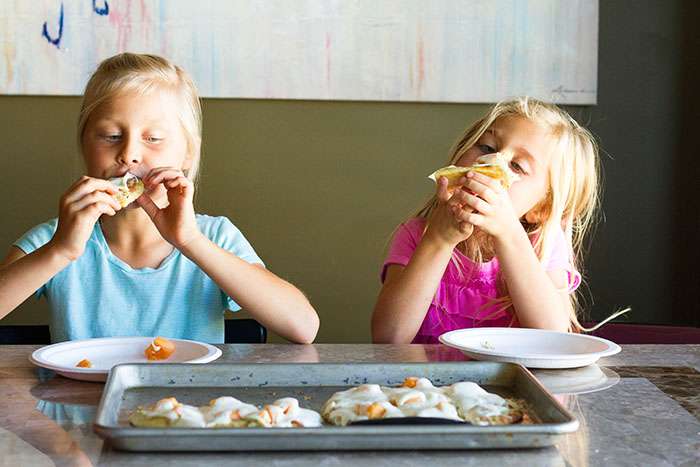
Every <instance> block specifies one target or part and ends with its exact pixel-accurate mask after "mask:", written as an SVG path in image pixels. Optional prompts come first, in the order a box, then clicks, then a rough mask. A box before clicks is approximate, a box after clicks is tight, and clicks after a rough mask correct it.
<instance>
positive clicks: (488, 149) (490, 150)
mask: <svg viewBox="0 0 700 467" xmlns="http://www.w3.org/2000/svg"><path fill="white" fill-rule="evenodd" d="M481 150H482V151H484V153H485V154H493V153H494V152H496V150H495V149H494V148H492V147H491V146H489V145H488V144H482V145H481Z"/></svg>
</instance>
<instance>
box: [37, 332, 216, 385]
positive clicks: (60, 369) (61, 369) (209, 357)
mask: <svg viewBox="0 0 700 467" xmlns="http://www.w3.org/2000/svg"><path fill="white" fill-rule="evenodd" d="M156 337H158V336H156ZM156 337H149V336H125V337H92V338H89V339H78V340H73V341H63V342H56V343H55V344H49V345H45V346H42V347H40V348H38V349H36V350H35V351H34V352H32V353H31V354H30V355H29V361H30V362H31V363H33V364H34V365H36V366H39V367H42V368H46V369H47V370H51V371H55V372H56V373H59V374H65V373H71V374H77V375H91V376H92V375H107V374H109V372H110V370H111V369H112V368H109V369H106V370H105V369H101V368H81V367H67V366H64V365H56V364H54V363H51V362H49V361H48V360H46V359H45V358H43V357H42V355H43V354H44V353H46V352H47V351H48V352H50V351H52V350H55V349H58V348H61V347H68V346H76V347H77V346H79V345H82V344H86V343H90V342H96V341H103V342H104V341H125V340H127V341H128V340H143V339H146V340H148V339H150V340H151V341H153V340H154V339H155V338H156ZM167 339H168V340H169V341H172V342H174V343H175V344H177V343H178V342H181V343H189V344H196V345H199V346H201V347H204V348H205V349H207V354H206V355H203V356H201V357H197V358H195V359H192V360H187V361H184V362H169V363H193V364H197V363H208V362H212V361H214V360H216V359H217V358H219V357H220V356H221V354H222V352H221V349H219V348H217V347H215V346H213V345H212V344H208V343H206V342H201V341H194V340H189V339H175V338H172V339H171V338H167ZM123 363H126V362H123ZM143 363H148V362H143ZM117 365H119V363H117Z"/></svg>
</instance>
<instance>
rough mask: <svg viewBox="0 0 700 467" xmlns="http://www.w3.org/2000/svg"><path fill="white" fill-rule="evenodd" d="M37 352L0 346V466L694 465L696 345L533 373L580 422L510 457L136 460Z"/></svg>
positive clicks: (248, 357) (431, 351)
mask: <svg viewBox="0 0 700 467" xmlns="http://www.w3.org/2000/svg"><path fill="white" fill-rule="evenodd" d="M219 347H220V348H221V349H222V351H223V355H222V356H221V358H220V359H219V360H218V362H223V363H273V362H274V363H277V362H288V363H309V364H312V363H318V362H322V363H339V362H433V361H467V360H469V359H468V357H466V356H464V355H463V354H461V353H460V352H459V351H457V350H455V349H452V348H449V347H446V346H443V345H372V344H313V345H284V344H253V345H244V344H234V345H220V346H219ZM37 348H38V347H37V346H0V400H2V401H3V408H2V410H0V452H2V453H3V455H2V456H0V465H8V466H9V465H12V466H14V465H32V466H42V465H108V464H114V465H149V466H156V465H166V464H167V465H189V466H191V465H208V466H215V465H257V464H260V465H263V464H264V465H267V466H287V465H289V466H292V465H294V466H296V465H316V466H325V465H334V466H335V465H391V466H392V467H397V466H404V465H406V466H408V465H411V466H413V465H420V464H429V465H431V466H434V465H457V464H459V465H466V466H470V465H479V466H490V465H498V466H499V467H502V466H511V465H513V466H516V465H517V466H522V465H655V466H664V465H668V466H677V465H698V464H700V346H699V345H626V346H622V349H623V350H622V352H621V353H619V354H617V355H614V356H611V357H607V358H603V359H601V360H599V361H598V362H597V364H593V365H589V366H587V367H584V368H578V369H572V370H537V369H535V370H532V372H533V374H535V376H536V377H537V378H538V379H539V380H540V381H541V382H542V384H543V385H544V386H545V387H546V388H547V389H548V390H549V391H550V392H551V393H552V394H553V395H554V396H555V397H556V398H557V399H558V400H559V401H560V402H561V403H562V405H564V407H566V408H567V409H568V410H569V411H570V412H571V413H572V414H573V415H574V416H575V417H576V418H577V419H578V420H579V423H580V428H579V430H578V431H577V432H575V433H573V434H570V435H566V436H565V437H564V438H563V441H561V442H559V443H557V444H556V446H555V447H549V448H539V449H517V450H476V451H474V450H463V451H437V450H436V451H381V452H367V451H353V452H337V451H336V452H333V451H322V452H253V453H250V452H238V453H237V452H225V453H208V452H205V453H201V452H199V453H190V452H178V453H170V452H168V453H164V452H154V453H143V452H140V453H138V452H125V451H119V450H116V449H114V448H112V447H111V446H110V444H109V442H105V441H103V440H102V439H100V438H99V437H98V436H97V435H96V434H95V433H94V432H93V431H92V419H93V417H94V414H95V411H96V407H97V404H98V403H99V400H100V397H101V395H102V390H103V388H104V385H103V384H101V383H90V382H83V381H75V380H71V379H67V378H64V377H62V376H58V375H55V374H54V373H53V372H50V371H47V370H43V369H39V368H37V367H35V366H33V365H32V364H31V363H30V362H29V360H28V357H29V355H31V353H32V352H33V351H34V350H36V349H37Z"/></svg>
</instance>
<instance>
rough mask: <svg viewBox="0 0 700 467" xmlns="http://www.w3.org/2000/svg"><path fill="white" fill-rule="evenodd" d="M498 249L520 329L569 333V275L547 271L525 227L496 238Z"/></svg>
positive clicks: (563, 272) (561, 271)
mask: <svg viewBox="0 0 700 467" xmlns="http://www.w3.org/2000/svg"><path fill="white" fill-rule="evenodd" d="M494 247H495V249H496V256H498V261H499V263H500V265H501V271H502V272H503V277H504V278H505V281H506V284H507V285H508V293H509V295H510V298H511V299H512V300H513V308H514V309H515V313H516V314H517V316H518V322H519V323H520V326H522V327H525V328H536V329H549V330H552V331H562V332H566V331H567V330H568V329H569V307H570V305H569V300H568V283H567V276H566V271H564V270H557V271H545V270H544V268H543V267H542V263H540V261H539V259H538V258H537V255H535V250H534V249H533V248H532V244H531V243H530V239H529V238H528V236H527V234H526V233H525V230H524V229H523V228H522V227H520V231H518V230H514V231H512V232H509V234H507V235H502V236H499V237H497V238H496V237H495V238H494Z"/></svg>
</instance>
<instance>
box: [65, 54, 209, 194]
mask: <svg viewBox="0 0 700 467" xmlns="http://www.w3.org/2000/svg"><path fill="white" fill-rule="evenodd" d="M152 93H161V94H162V95H164V96H167V97H169V98H171V99H172V102H173V103H174V104H175V108H176V113H177V115H176V116H177V119H178V120H179V122H180V124H181V125H182V130H183V131H184V133H185V138H186V140H187V154H188V156H189V161H190V164H189V168H188V169H186V170H185V171H184V173H185V175H186V176H187V177H188V178H189V179H191V180H193V181H195V182H196V179H197V174H198V173H199V166H200V162H201V140H202V107H201V104H200V102H199V96H198V95H197V89H196V87H195V85H194V82H193V81H192V79H191V78H190V76H189V75H188V74H187V73H186V72H185V71H184V70H183V69H182V68H180V67H178V66H175V65H173V64H172V63H170V62H169V61H168V60H167V59H165V58H163V57H159V56H157V55H147V54H135V53H130V52H125V53H122V54H119V55H115V56H113V57H110V58H108V59H106V60H104V61H103V62H102V63H100V65H99V66H98V67H97V70H96V71H95V73H93V75H92V76H91V77H90V80H89V81H88V83H87V86H86V87H85V93H84V94H83V102H82V105H81V107H80V115H79V118H78V131H77V139H78V147H79V148H80V152H81V154H82V153H83V133H84V132H85V126H86V125H87V122H88V120H89V118H90V115H92V113H93V112H94V111H95V109H97V108H98V107H99V106H100V105H102V104H103V103H105V102H109V101H111V100H113V99H118V98H120V97H122V96H125V95H136V96H145V95H149V94H152Z"/></svg>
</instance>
